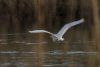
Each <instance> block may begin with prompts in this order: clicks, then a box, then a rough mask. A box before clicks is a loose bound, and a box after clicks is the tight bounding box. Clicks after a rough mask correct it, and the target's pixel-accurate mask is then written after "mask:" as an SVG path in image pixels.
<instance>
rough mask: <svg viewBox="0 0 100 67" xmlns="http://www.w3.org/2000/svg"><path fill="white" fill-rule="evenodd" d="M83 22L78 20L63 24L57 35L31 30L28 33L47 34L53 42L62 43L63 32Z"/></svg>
mask: <svg viewBox="0 0 100 67" xmlns="http://www.w3.org/2000/svg"><path fill="white" fill-rule="evenodd" d="M83 22H84V19H80V20H78V21H74V22H71V23H68V24H65V25H64V26H63V27H62V28H61V30H60V31H59V32H58V33H57V34H53V33H51V32H48V31H46V30H33V31H29V32H30V33H48V34H50V35H51V37H52V39H53V41H63V40H64V38H63V35H64V34H65V32H66V31H67V30H68V29H69V28H71V27H73V26H75V25H78V24H80V23H83Z"/></svg>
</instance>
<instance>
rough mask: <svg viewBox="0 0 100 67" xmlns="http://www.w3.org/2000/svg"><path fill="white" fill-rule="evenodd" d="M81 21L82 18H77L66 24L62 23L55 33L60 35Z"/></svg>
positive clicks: (82, 20)
mask: <svg viewBox="0 0 100 67" xmlns="http://www.w3.org/2000/svg"><path fill="white" fill-rule="evenodd" d="M82 22H84V19H83V18H82V19H80V20H78V21H74V22H71V23H68V24H66V25H64V26H63V27H62V28H61V30H60V31H59V32H58V33H57V34H56V35H57V36H58V37H62V36H63V35H64V34H65V32H66V31H67V30H68V29H69V28H71V27H73V26H75V25H78V24H80V23H82Z"/></svg>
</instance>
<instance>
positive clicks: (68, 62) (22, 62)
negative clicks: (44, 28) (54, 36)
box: [0, 33, 99, 67]
mask: <svg viewBox="0 0 100 67" xmlns="http://www.w3.org/2000/svg"><path fill="white" fill-rule="evenodd" d="M26 34H27V33H23V34H19V33H17V34H0V35H1V36H5V35H8V36H15V35H26ZM15 37H16V36H15ZM9 41H10V43H9ZM89 43H95V41H87V42H86V41H83V42H82V41H78V42H72V43H71V44H75V45H77V44H78V45H79V44H86V45H89ZM25 45H27V46H25ZM40 45H41V47H43V46H44V47H45V48H47V49H49V50H45V48H44V51H43V52H40V53H39V52H38V51H39V49H38V47H39V46H40ZM64 45H68V43H67V42H66V41H65V42H64V43H52V42H51V43H49V39H48V40H47V41H42V42H34V41H33V42H30V41H25V40H22V41H20V40H12V39H10V38H9V39H5V38H2V39H0V47H2V48H1V49H0V57H1V58H2V59H1V60H0V67H9V66H10V67H39V66H38V61H39V59H40V58H41V59H42V62H43V64H42V65H40V66H41V67H66V66H67V67H73V66H76V67H86V66H87V65H86V64H85V63H84V62H86V61H84V59H85V60H86V58H87V56H93V57H96V55H97V54H99V52H96V51H84V50H83V51H82V50H80V51H79V50H76V51H73V49H72V51H71V50H63V48H60V47H62V46H64ZM10 46H14V49H13V48H11V49H13V50H9V47H10ZM17 47H18V49H20V50H17V49H15V48H17ZM19 47H20V48H19ZM77 47H78V46H77ZM77 47H75V48H76V49H77ZM4 48H7V50H5V49H4ZM27 48H29V49H27ZM21 49H22V50H21ZM40 51H41V50H40ZM39 55H42V57H41V56H39ZM5 58H6V59H5ZM83 58H84V59H83ZM7 61H8V62H7Z"/></svg>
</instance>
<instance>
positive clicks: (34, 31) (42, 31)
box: [29, 30, 53, 35]
mask: <svg viewBox="0 0 100 67" xmlns="http://www.w3.org/2000/svg"><path fill="white" fill-rule="evenodd" d="M29 33H48V34H50V35H53V33H51V32H48V31H46V30H33V31H29Z"/></svg>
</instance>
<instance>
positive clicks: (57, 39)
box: [51, 35, 64, 41]
mask: <svg viewBox="0 0 100 67" xmlns="http://www.w3.org/2000/svg"><path fill="white" fill-rule="evenodd" d="M51 37H52V39H53V41H64V38H59V37H57V36H55V35H54V36H51Z"/></svg>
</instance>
